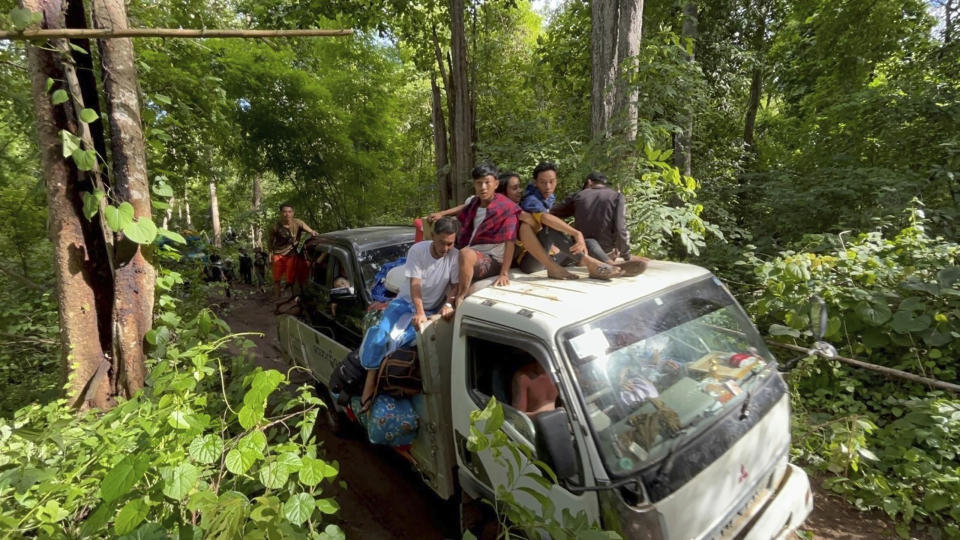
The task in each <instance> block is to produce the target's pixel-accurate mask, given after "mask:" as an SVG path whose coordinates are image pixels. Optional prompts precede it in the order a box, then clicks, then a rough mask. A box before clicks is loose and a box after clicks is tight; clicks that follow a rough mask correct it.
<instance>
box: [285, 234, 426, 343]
mask: <svg viewBox="0 0 960 540" xmlns="http://www.w3.org/2000/svg"><path fill="white" fill-rule="evenodd" d="M413 239H414V229H413V227H403V226H385V227H364V228H360V229H347V230H343V231H334V232H329V233H323V234H320V235H318V236H316V237H314V238H312V239H310V241H309V242H308V243H307V246H306V248H305V254H306V256H307V257H308V259H309V260H310V263H311V266H310V275H309V277H308V280H307V283H306V285H305V287H304V290H303V293H302V294H301V301H302V303H303V307H304V311H305V318H306V319H307V320H308V322H309V323H310V324H311V325H312V326H313V328H314V329H316V330H318V331H320V332H322V333H324V334H326V335H327V336H329V337H330V338H332V339H334V340H335V341H337V342H338V343H340V344H342V345H345V346H347V347H350V348H356V347H359V346H360V341H361V340H362V339H363V331H362V328H361V326H362V321H363V316H364V314H365V313H366V312H367V310H368V308H369V307H370V305H371V304H372V303H373V302H374V301H375V298H374V297H373V291H372V290H371V289H372V288H373V281H374V278H375V277H376V275H377V272H379V271H380V269H381V268H382V267H383V266H384V265H385V264H388V263H390V262H391V261H395V260H397V259H399V258H401V257H404V256H406V254H407V250H409V249H410V246H412V245H413Z"/></svg>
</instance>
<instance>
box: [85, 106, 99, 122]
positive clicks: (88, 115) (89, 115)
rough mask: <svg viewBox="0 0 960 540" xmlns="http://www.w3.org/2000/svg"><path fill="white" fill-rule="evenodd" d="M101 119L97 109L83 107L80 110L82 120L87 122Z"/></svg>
mask: <svg viewBox="0 0 960 540" xmlns="http://www.w3.org/2000/svg"><path fill="white" fill-rule="evenodd" d="M99 119H100V115H99V114H97V111H95V110H93V109H83V110H81V111H80V121H81V122H84V123H86V124H90V123H92V122H96V121H97V120H99Z"/></svg>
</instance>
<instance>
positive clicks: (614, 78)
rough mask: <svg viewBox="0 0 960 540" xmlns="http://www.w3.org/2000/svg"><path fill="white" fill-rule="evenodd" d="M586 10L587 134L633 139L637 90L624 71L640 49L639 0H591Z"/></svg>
mask: <svg viewBox="0 0 960 540" xmlns="http://www.w3.org/2000/svg"><path fill="white" fill-rule="evenodd" d="M590 10H591V11H590V14H591V25H592V26H591V31H590V75H591V90H590V98H591V99H590V135H591V136H592V137H593V138H595V139H603V138H607V137H611V136H614V135H617V136H621V137H622V138H623V139H624V140H627V141H633V140H635V139H636V137H637V96H638V90H637V89H636V88H635V87H633V85H631V84H629V81H628V80H627V75H628V73H629V71H630V68H631V65H630V61H631V60H632V59H633V58H635V57H636V55H637V53H638V52H639V51H640V37H641V34H642V30H643V26H642V23H643V0H594V2H593V3H592V4H591V8H590Z"/></svg>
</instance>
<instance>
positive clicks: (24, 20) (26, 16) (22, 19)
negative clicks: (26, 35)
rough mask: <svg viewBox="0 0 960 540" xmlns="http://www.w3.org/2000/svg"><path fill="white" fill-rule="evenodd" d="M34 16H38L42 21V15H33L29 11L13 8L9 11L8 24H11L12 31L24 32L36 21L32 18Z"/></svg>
mask: <svg viewBox="0 0 960 540" xmlns="http://www.w3.org/2000/svg"><path fill="white" fill-rule="evenodd" d="M34 15H40V17H41V19H40V20H43V15H42V14H34V13H33V12H32V11H30V10H29V9H24V8H13V9H11V10H10V22H11V23H13V29H14V30H17V31H19V30H25V29H26V28H27V27H29V26H30V25H31V24H34V23H35V22H37V20H36V18H35V17H34Z"/></svg>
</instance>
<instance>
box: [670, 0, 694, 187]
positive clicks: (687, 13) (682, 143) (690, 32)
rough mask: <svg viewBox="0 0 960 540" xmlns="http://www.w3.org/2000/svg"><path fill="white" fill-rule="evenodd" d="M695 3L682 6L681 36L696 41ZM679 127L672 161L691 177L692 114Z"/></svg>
mask: <svg viewBox="0 0 960 540" xmlns="http://www.w3.org/2000/svg"><path fill="white" fill-rule="evenodd" d="M697 17H698V14H697V3H696V2H695V1H694V0H687V3H686V4H685V5H684V6H683V27H682V30H681V33H682V36H683V37H684V38H685V39H692V40H696V39H697ZM687 61H688V62H691V63H692V62H693V61H694V53H693V52H691V53H690V54H689V55H687ZM680 125H681V126H682V128H681V129H683V131H682V132H681V133H678V134H677V135H675V136H674V140H673V159H674V163H675V164H676V166H677V168H678V169H680V172H681V173H683V174H685V175H686V176H692V175H693V153H692V148H691V145H692V144H693V113H692V111H690V110H686V111H685V114H683V115H682V116H681V118H680Z"/></svg>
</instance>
